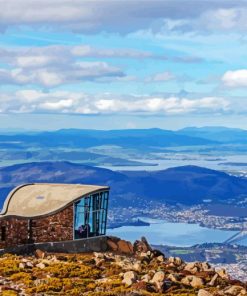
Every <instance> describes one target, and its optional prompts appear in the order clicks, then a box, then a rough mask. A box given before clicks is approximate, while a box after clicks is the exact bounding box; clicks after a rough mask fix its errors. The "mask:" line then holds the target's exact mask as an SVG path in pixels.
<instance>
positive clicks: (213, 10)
mask: <svg viewBox="0 0 247 296" xmlns="http://www.w3.org/2000/svg"><path fill="white" fill-rule="evenodd" d="M0 8H1V9H0V129H8V128H11V129H30V130H52V129H60V128H86V129H88V128H94V129H122V128H152V127H159V128H164V129H179V128H183V127H185V126H210V125H217V126H229V127H240V128H243V129H247V116H246V115H247V101H246V91H247V64H246V63H247V58H246V57H247V35H246V32H247V1H242V0H239V1H235V0H170V1H168V0H162V1H156V0H149V1H147V0H142V1H135V0H125V1H122V0H111V1H105V0H98V1H94V0H91V1H83V0H49V1H48V0H22V1H17V0H8V1H4V0H0Z"/></svg>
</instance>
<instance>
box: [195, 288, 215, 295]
mask: <svg viewBox="0 0 247 296" xmlns="http://www.w3.org/2000/svg"><path fill="white" fill-rule="evenodd" d="M197 295H198V296H213V294H211V293H209V292H208V291H206V290H204V289H200V290H199V291H198V294H197Z"/></svg>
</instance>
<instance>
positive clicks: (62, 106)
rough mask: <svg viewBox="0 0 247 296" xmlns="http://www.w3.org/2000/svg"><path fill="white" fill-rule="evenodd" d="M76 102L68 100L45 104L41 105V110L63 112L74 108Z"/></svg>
mask: <svg viewBox="0 0 247 296" xmlns="http://www.w3.org/2000/svg"><path fill="white" fill-rule="evenodd" d="M73 104H74V101H73V100H72V99H67V100H59V101H56V102H45V103H42V104H40V105H39V107H40V108H41V109H45V110H62V111H65V110H66V109H68V108H70V107H72V106H73Z"/></svg>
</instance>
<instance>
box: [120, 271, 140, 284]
mask: <svg viewBox="0 0 247 296" xmlns="http://www.w3.org/2000/svg"><path fill="white" fill-rule="evenodd" d="M136 280H137V274H136V272H135V271H127V272H125V273H124V275H123V280H122V283H123V284H126V285H127V286H131V285H132V284H134V283H135V282H136Z"/></svg>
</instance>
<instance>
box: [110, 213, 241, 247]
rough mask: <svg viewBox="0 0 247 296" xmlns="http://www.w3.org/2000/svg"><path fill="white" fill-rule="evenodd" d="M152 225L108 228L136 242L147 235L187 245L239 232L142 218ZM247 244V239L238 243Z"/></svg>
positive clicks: (158, 241)
mask: <svg viewBox="0 0 247 296" xmlns="http://www.w3.org/2000/svg"><path fill="white" fill-rule="evenodd" d="M142 220H143V221H144V220H145V221H146V222H149V223H150V226H122V227H119V228H115V229H108V230H107V234H108V235H114V236H118V237H121V238H123V239H126V240H129V241H131V242H134V241H135V240H136V239H139V238H141V236H145V237H146V238H147V240H148V241H149V242H150V243H151V244H155V245H170V246H180V247H187V246H192V245H195V244H202V243H222V242H224V241H226V240H227V239H228V238H230V237H231V236H232V235H234V234H235V233H237V232H236V231H227V230H218V229H210V228H205V227H201V226H200V225H198V224H187V223H168V222H165V221H163V220H153V219H148V218H145V219H144V218H142ZM238 244H239V245H244V246H247V239H244V240H242V241H240V242H239V243H238Z"/></svg>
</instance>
